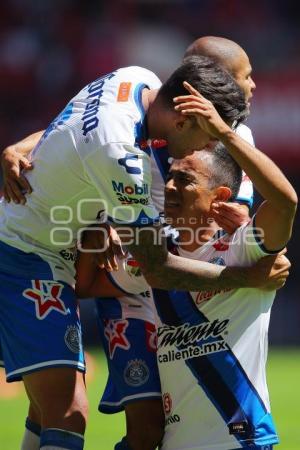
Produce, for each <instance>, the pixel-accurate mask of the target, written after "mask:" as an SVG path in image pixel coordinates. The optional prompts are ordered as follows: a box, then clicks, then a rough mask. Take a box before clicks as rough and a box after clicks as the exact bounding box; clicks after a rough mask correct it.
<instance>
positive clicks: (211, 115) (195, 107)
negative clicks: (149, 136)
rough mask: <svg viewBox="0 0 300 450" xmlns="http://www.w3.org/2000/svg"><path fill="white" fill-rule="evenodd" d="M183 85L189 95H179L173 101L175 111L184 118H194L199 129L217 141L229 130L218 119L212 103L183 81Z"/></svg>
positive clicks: (218, 116) (222, 121)
mask: <svg viewBox="0 0 300 450" xmlns="http://www.w3.org/2000/svg"><path fill="white" fill-rule="evenodd" d="M183 85H184V87H185V89H186V90H187V91H188V92H189V95H181V96H179V97H175V98H174V99H173V100H174V103H176V106H175V107H174V108H175V111H177V112H180V113H181V114H183V115H184V116H192V117H194V118H195V119H196V121H197V123H198V125H199V127H200V128H201V129H202V130H203V131H205V132H206V133H207V134H209V135H210V136H211V137H213V138H215V139H219V137H220V136H221V135H222V134H224V133H225V132H226V130H229V131H230V130H231V128H230V127H229V126H228V125H227V124H226V123H225V122H224V120H223V119H222V118H221V117H220V115H219V113H218V112H217V110H216V108H215V107H214V105H213V104H212V102H210V101H209V100H207V99H206V98H205V97H203V95H201V93H200V92H198V91H197V90H196V89H195V88H193V86H191V85H190V84H189V83H188V82H187V81H184V82H183Z"/></svg>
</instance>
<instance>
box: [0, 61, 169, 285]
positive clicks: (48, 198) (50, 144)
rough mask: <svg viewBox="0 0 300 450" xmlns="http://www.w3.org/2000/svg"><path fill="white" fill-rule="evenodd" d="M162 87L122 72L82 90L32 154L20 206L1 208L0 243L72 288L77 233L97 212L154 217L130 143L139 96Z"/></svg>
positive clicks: (120, 217) (151, 78)
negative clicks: (43, 264)
mask: <svg viewBox="0 0 300 450" xmlns="http://www.w3.org/2000/svg"><path fill="white" fill-rule="evenodd" d="M160 85H161V83H160V81H159V79H158V78H157V77H156V75H154V73H152V72H150V71H149V70H147V69H143V68H141V67H127V68H123V69H119V70H116V71H115V72H112V74H109V75H106V76H105V77H103V78H100V79H98V80H96V81H94V82H93V83H90V84H89V85H88V86H86V87H85V88H84V89H82V90H81V91H80V92H79V94H78V95H76V96H75V97H74V98H73V99H72V100H71V101H70V103H69V104H68V105H67V107H66V108H65V109H64V110H63V111H62V113H61V114H60V115H59V116H58V117H57V118H56V119H55V120H54V121H53V122H52V124H51V125H50V126H49V127H48V129H47V130H46V132H45V134H44V136H43V137H42V138H41V140H40V142H39V144H38V145H37V147H36V148H35V149H34V150H33V152H32V155H31V160H32V161H33V164H34V170H33V171H32V172H28V173H27V174H26V176H27V178H28V181H29V183H30V184H31V186H32V188H33V192H32V194H30V195H29V196H28V198H27V203H26V205H15V204H14V203H13V202H11V203H6V202H5V201H3V202H2V203H1V205H0V240H2V241H4V242H5V243H7V244H9V245H12V246H14V247H16V248H18V249H21V250H23V251H25V252H34V253H36V254H38V255H40V256H41V257H42V258H43V259H44V260H46V261H47V262H48V263H49V264H50V265H51V268H52V271H53V273H54V278H55V279H60V280H62V281H66V282H68V283H72V282H73V279H74V267H73V259H74V255H73V253H74V249H75V246H76V240H77V232H78V230H79V229H80V228H82V227H86V226H87V225H88V224H91V223H93V222H95V220H96V218H97V217H99V214H101V210H103V209H105V207H106V208H107V211H108V215H109V216H113V217H114V218H115V220H117V221H120V222H123V223H132V222H135V221H137V220H138V219H139V217H140V215H141V214H142V215H145V216H146V217H148V218H149V219H150V221H151V220H152V219H154V218H155V217H157V214H158V213H157V211H156V209H155V208H154V206H153V204H152V202H151V198H150V187H151V168H150V165H151V164H150V157H149V156H148V154H147V153H146V152H145V151H143V150H141V148H139V147H138V145H137V142H136V138H137V134H138V131H139V130H140V129H141V125H142V124H141V122H142V120H143V118H144V111H143V107H142V104H141V97H140V93H141V90H142V88H143V87H145V86H147V87H149V88H150V89H157V88H159V87H160ZM138 124H140V126H138ZM101 199H102V200H103V201H104V203H103V201H102V200H101ZM128 205H130V206H131V208H128ZM53 208H54V209H53ZM51 211H52V216H53V217H52V219H51ZM53 219H54V220H53ZM142 225H143V223H142ZM54 228H56V230H55V231H53V229H54Z"/></svg>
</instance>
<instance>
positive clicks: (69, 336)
mask: <svg viewBox="0 0 300 450" xmlns="http://www.w3.org/2000/svg"><path fill="white" fill-rule="evenodd" d="M65 343H66V346H67V347H68V348H69V349H70V350H71V352H73V353H80V352H81V351H82V342H81V330H80V328H79V327H78V326H77V325H69V326H68V327H67V331H66V332H65Z"/></svg>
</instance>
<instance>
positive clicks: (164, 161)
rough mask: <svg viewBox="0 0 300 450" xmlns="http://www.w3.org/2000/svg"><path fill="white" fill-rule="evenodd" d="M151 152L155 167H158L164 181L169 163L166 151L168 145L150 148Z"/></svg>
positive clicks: (168, 155)
mask: <svg viewBox="0 0 300 450" xmlns="http://www.w3.org/2000/svg"><path fill="white" fill-rule="evenodd" d="M152 154H153V156H154V158H155V162H156V164H157V167H158V168H159V171H160V174H161V176H162V178H163V180H164V182H166V181H167V175H168V172H169V169H170V165H171V164H170V163H169V158H170V154H169V152H168V147H162V148H158V149H155V148H154V149H152Z"/></svg>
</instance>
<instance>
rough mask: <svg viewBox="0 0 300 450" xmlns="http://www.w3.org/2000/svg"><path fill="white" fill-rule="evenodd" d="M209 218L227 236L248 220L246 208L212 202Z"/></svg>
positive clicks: (230, 203)
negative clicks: (210, 217)
mask: <svg viewBox="0 0 300 450" xmlns="http://www.w3.org/2000/svg"><path fill="white" fill-rule="evenodd" d="M211 216H212V218H213V219H214V220H215V221H216V222H217V224H218V225H219V227H221V228H222V229H223V230H225V231H226V233H229V234H232V233H234V232H235V230H236V229H237V228H239V227H240V226H241V225H243V224H244V223H247V222H249V220H250V217H249V209H248V207H247V206H245V205H240V204H239V203H233V202H213V203H212V204H211Z"/></svg>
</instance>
